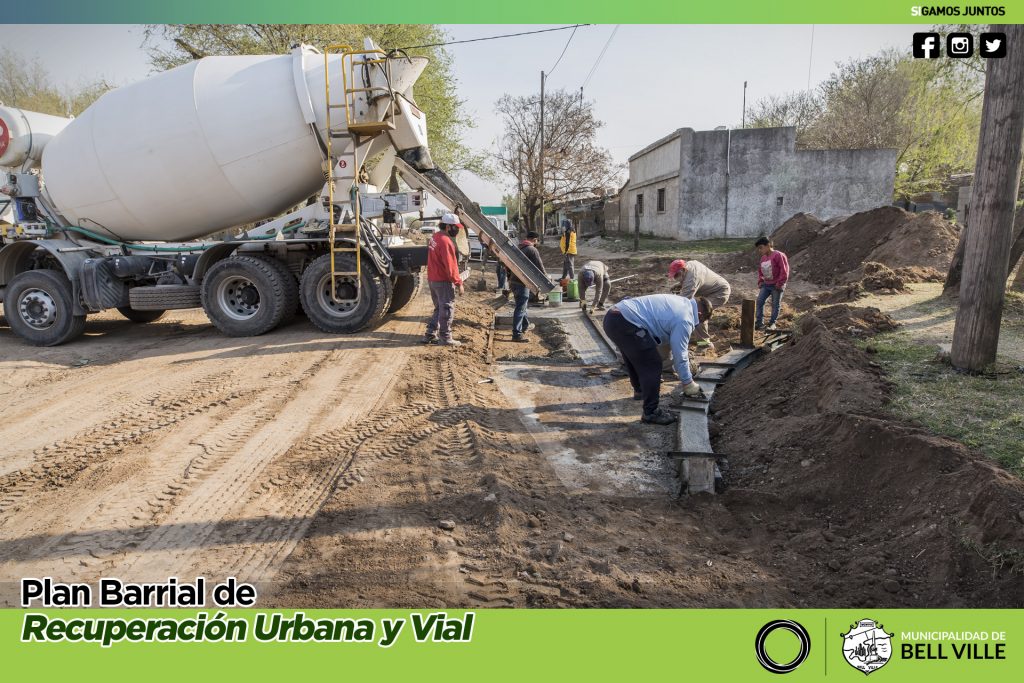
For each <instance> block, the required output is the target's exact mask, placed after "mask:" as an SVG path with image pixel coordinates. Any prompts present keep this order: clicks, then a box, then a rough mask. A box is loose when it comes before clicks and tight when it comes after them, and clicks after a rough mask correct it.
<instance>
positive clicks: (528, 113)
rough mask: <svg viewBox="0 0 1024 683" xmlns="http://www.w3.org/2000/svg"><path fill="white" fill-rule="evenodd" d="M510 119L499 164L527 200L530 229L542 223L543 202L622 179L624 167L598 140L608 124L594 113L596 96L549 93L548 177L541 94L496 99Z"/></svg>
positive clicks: (546, 129)
mask: <svg viewBox="0 0 1024 683" xmlns="http://www.w3.org/2000/svg"><path fill="white" fill-rule="evenodd" d="M495 109H496V111H497V112H498V114H500V115H501V117H502V121H503V123H504V128H505V130H504V134H503V135H502V138H501V140H500V141H499V143H498V166H499V168H500V169H501V170H502V171H504V172H505V173H506V174H508V175H509V176H511V177H512V179H513V181H514V183H515V190H516V192H517V193H518V194H519V195H520V196H521V197H522V200H523V218H524V220H525V223H526V227H527V229H528V230H533V229H536V226H537V225H538V220H539V217H540V216H539V213H540V210H541V207H542V206H544V205H545V204H547V203H550V202H557V201H562V200H566V199H574V198H577V197H585V196H588V195H591V194H594V193H595V192H597V191H598V190H599V189H603V188H606V187H610V186H615V185H617V184H618V179H619V176H620V175H621V168H620V167H619V166H617V165H616V164H615V163H614V162H613V161H612V155H611V153H610V152H609V151H608V150H606V149H604V148H602V147H599V146H598V145H597V130H598V129H599V128H600V127H601V126H602V125H604V124H603V123H602V122H601V121H598V120H597V119H596V118H595V117H594V108H593V102H581V101H580V98H579V94H578V93H575V92H572V93H570V92H567V91H565V90H556V91H554V92H549V93H547V94H546V95H545V99H544V112H545V113H544V150H543V154H544V164H543V167H544V178H543V181H542V179H541V177H540V170H541V164H540V162H541V153H542V150H541V148H540V98H539V97H536V96H534V97H513V96H512V95H505V96H504V97H502V98H501V99H500V100H498V102H497V103H496V105H495Z"/></svg>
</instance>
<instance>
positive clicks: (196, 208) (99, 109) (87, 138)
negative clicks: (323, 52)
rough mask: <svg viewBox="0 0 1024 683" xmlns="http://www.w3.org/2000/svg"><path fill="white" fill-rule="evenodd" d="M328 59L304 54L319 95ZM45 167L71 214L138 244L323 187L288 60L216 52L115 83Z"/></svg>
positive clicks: (234, 221) (261, 210) (234, 219)
mask: <svg viewBox="0 0 1024 683" xmlns="http://www.w3.org/2000/svg"><path fill="white" fill-rule="evenodd" d="M322 59H323V58H322V57H320V58H319V62H320V63H319V67H320V68H319V69H316V66H315V65H316V64H317V60H316V59H315V58H311V57H307V58H306V59H305V60H304V62H305V69H304V71H305V73H304V76H305V78H304V79H303V80H305V81H306V82H307V83H308V87H309V89H310V95H311V97H312V99H319V98H317V96H316V95H317V91H316V90H315V88H316V87H317V85H319V90H320V91H321V92H322V89H323V80H322V79H323V66H322ZM314 71H317V72H318V74H319V79H320V80H319V84H317V77H316V75H315V74H314V73H313V72H314ZM332 80H333V78H332ZM320 98H322V94H321V95H320ZM42 166H43V171H44V176H45V183H46V191H47V194H48V196H49V197H50V199H51V200H52V201H53V203H54V205H55V206H56V208H57V209H58V210H59V211H60V212H61V213H62V214H63V215H64V217H66V218H67V219H68V220H69V221H71V222H72V223H75V224H78V225H81V226H82V227H85V228H89V229H90V230H95V231H96V232H99V233H103V234H107V235H109V236H111V237H115V238H119V239H123V240H139V241H144V240H145V241H149V240H152V241H172V242H173V241H180V240H188V239H193V238H196V237H201V236H203V235H208V234H210V233H212V232H216V231H218V230H223V229H225V228H229V227H232V226H236V225H240V224H243V223H247V222H251V221H255V220H259V219H262V218H266V217H268V216H273V215H276V214H278V213H280V212H282V211H284V210H285V209H287V208H288V207H290V206H292V205H293V204H296V203H298V202H300V201H302V200H303V199H304V198H306V197H308V196H310V195H312V194H314V193H315V192H316V191H317V190H318V189H319V188H320V187H321V186H322V185H323V182H324V177H323V174H322V170H321V155H320V150H319V148H318V144H317V141H316V139H315V138H314V136H313V135H312V133H311V132H310V128H309V126H308V124H307V123H306V122H305V120H304V118H303V113H302V109H301V108H300V106H299V99H298V97H297V95H296V79H295V75H294V74H293V57H292V56H289V55H280V56H245V57H207V58H205V59H202V60H199V61H197V62H191V63H189V64H186V65H184V66H181V67H178V68H176V69H172V70H170V71H166V72H164V73H161V74H158V75H155V76H153V77H151V78H148V79H146V80H144V81H140V82H138V83H135V84H132V85H128V86H125V87H122V88H119V89H117V90H113V91H111V92H109V93H107V94H105V95H103V97H101V98H100V99H99V100H98V101H97V102H96V103H94V104H93V105H92V106H91V107H89V108H88V109H87V110H86V111H85V112H84V113H83V114H82V115H81V116H80V117H79V118H77V119H75V120H74V121H72V122H71V123H70V124H69V125H68V126H67V127H66V128H65V129H64V130H63V131H62V132H61V133H60V135H59V136H56V137H54V138H53V139H52V140H50V142H49V144H48V145H47V146H46V148H45V150H44V151H43V160H42Z"/></svg>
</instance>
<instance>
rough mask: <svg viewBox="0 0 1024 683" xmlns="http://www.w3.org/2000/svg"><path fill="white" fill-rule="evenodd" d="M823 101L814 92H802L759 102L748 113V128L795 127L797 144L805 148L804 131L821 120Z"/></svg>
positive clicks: (771, 96) (770, 97)
mask: <svg viewBox="0 0 1024 683" xmlns="http://www.w3.org/2000/svg"><path fill="white" fill-rule="evenodd" d="M821 108H822V100H821V98H820V97H818V96H817V94H816V93H815V92H813V91H806V90H805V91H802V92H795V93H788V94H786V95H782V96H777V95H770V96H768V97H766V98H764V99H761V100H758V101H757V102H755V103H754V105H753V106H752V107H751V109H750V112H748V113H747V122H748V123H747V127H748V128H782V127H784V126H795V127H796V129H797V144H798V146H801V147H802V146H803V143H804V139H803V136H804V131H807V130H810V128H811V126H812V125H814V123H815V122H817V120H818V119H820V118H821V115H822V110H821Z"/></svg>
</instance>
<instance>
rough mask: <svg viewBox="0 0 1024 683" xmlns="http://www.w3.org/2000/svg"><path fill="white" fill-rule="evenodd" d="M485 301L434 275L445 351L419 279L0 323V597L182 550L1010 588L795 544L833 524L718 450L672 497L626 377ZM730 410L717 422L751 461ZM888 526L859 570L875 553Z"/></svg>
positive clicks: (544, 588) (484, 574)
mask: <svg viewBox="0 0 1024 683" xmlns="http://www.w3.org/2000/svg"><path fill="white" fill-rule="evenodd" d="M498 303H499V302H498V300H496V299H494V298H493V294H489V293H484V292H475V291H474V292H472V293H469V294H467V296H466V297H465V298H464V299H462V300H460V303H459V313H458V316H457V324H456V329H455V332H456V336H458V337H460V338H461V339H463V340H464V342H465V345H464V346H462V347H461V348H460V349H458V350H453V349H450V348H443V347H434V346H430V347H428V346H423V345H420V344H418V343H417V342H418V340H419V338H420V335H421V333H422V324H423V315H424V313H425V312H426V310H427V308H428V305H429V302H428V301H427V300H426V299H425V298H421V299H419V300H417V301H415V302H413V304H411V305H410V307H409V308H407V309H406V310H404V311H403V312H402V313H401V314H399V316H398V317H396V318H394V319H392V320H390V321H389V322H387V323H386V324H385V325H383V326H382V327H380V328H379V329H377V330H373V331H368V332H364V333H361V334H357V335H353V336H346V337H333V336H326V335H323V334H320V333H319V332H317V331H316V330H315V329H314V328H313V327H312V326H311V325H310V324H309V323H308V322H306V321H305V320H304V319H299V320H296V321H295V322H293V323H291V324H290V325H288V326H287V327H284V328H282V329H278V330H276V331H274V332H273V333H271V334H268V335H266V336H263V337H259V338H251V339H229V338H225V337H223V336H221V335H220V334H219V333H217V332H216V330H214V329H213V328H212V326H211V325H210V324H209V323H208V322H207V321H206V319H205V317H204V316H203V315H202V314H201V313H198V312H196V313H192V312H189V313H183V314H176V315H168V316H167V318H166V319H164V320H161V321H159V322H157V323H153V324H148V325H136V324H133V323H130V322H128V321H124V320H120V319H119V318H118V316H117V314H116V313H114V314H110V315H102V316H96V317H95V318H90V321H89V324H88V327H87V332H86V336H85V337H83V338H82V340H81V341H79V342H76V343H74V344H70V345H67V346H64V347H58V348H54V349H36V348H31V347H27V346H24V345H22V344H21V343H20V342H18V341H17V340H16V339H14V338H13V335H11V333H10V330H9V329H8V328H7V327H6V326H5V325H3V324H0V399H2V400H3V403H4V405H5V409H4V417H3V420H2V422H0V443H2V444H3V447H2V450H0V591H2V593H0V601H2V602H3V604H12V603H14V602H15V601H16V582H17V580H18V579H20V578H21V577H24V576H51V577H53V578H54V579H56V580H61V581H72V580H77V581H87V582H94V581H96V580H97V579H98V578H100V577H103V576H116V577H119V578H121V579H124V580H151V581H152V580H160V581H163V580H166V579H167V577H169V576H177V577H179V578H180V579H182V580H186V579H188V580H191V579H193V578H194V577H196V576H200V575H201V576H205V577H206V578H207V579H208V581H209V582H210V583H212V582H214V581H219V580H222V579H223V578H224V577H226V576H236V577H238V578H239V579H241V580H245V581H254V582H256V583H257V585H258V587H259V590H260V596H261V597H260V600H259V602H258V604H259V605H261V606H274V605H279V606H286V607H300V606H301V607H385V606H396V607H409V606H455V607H461V606H491V607H502V606H516V607H522V606H542V607H558V606H576V607H627V606H637V607H701V606H731V607H779V606H811V607H813V606H835V605H861V604H873V605H877V604H883V603H884V605H890V606H953V605H972V606H980V605H1004V604H1005V602H1006V600H1009V601H1011V602H1012V601H1015V600H1016V599H1017V598H1016V597H1011V596H1007V597H1006V599H1005V600H1004V599H1001V598H1000V597H999V593H998V590H997V589H996V588H995V586H996V585H998V584H997V583H989V582H987V581H982V582H980V583H972V584H971V585H970V588H969V590H968V589H967V588H964V589H963V590H961V589H960V588H947V587H945V586H944V582H945V579H943V578H942V577H938V578H928V577H926V576H922V575H923V574H925V572H924V571H923V569H921V570H920V571H919V570H918V568H917V565H918V564H921V563H925V562H926V561H927V558H922V559H915V560H914V563H913V567H914V568H913V570H912V571H910V570H905V569H904V568H903V567H902V566H900V567H898V568H897V569H895V570H894V571H900V572H904V573H906V575H907V576H909V577H911V578H912V579H913V580H912V581H911V582H910V584H909V585H910V586H912V587H908V588H907V589H905V590H904V589H901V590H899V591H897V592H895V593H890V592H886V591H881V592H879V591H877V590H872V591H868V592H865V591H864V590H862V588H863V582H865V581H870V577H868V576H864V575H862V572H860V570H859V569H858V570H857V572H858V573H854V574H850V575H849V576H845V575H844V572H843V571H837V570H836V568H835V567H836V566H837V565H836V564H835V562H836V558H835V557H834V556H832V555H828V554H827V553H823V552H822V551H821V549H820V548H818V547H817V545H815V544H810V543H805V539H807V538H811V537H813V538H815V539H816V538H818V536H820V535H821V534H822V533H823V531H822V529H824V530H825V531H826V532H827V531H828V529H829V528H832V527H831V526H830V525H834V521H828V520H825V521H823V520H822V519H821V518H820V515H818V514H817V512H816V510H817V508H816V507H815V506H816V505H817V504H818V499H813V500H808V499H805V497H802V496H799V495H795V496H791V495H789V494H786V493H784V492H783V491H781V490H776V489H775V487H774V486H773V485H772V484H770V483H769V484H767V485H762V484H760V483H758V482H757V481H753V480H751V481H747V475H746V474H745V473H746V472H748V471H753V470H750V467H754V465H751V464H750V463H747V462H746V460H749V459H750V458H751V456H750V455H748V454H747V453H746V452H744V451H742V450H733V451H730V455H731V457H732V458H733V460H734V461H736V463H737V465H738V470H737V471H738V472H739V473H740V476H739V478H738V482H739V483H741V484H742V485H743V486H737V487H735V488H733V489H731V490H730V492H729V493H728V494H727V495H725V496H719V497H716V498H710V499H709V498H707V497H692V498H684V499H674V497H673V495H672V494H673V493H674V491H675V490H676V488H677V487H678V483H677V482H676V481H675V480H674V479H673V473H672V468H671V465H670V463H669V461H668V460H667V459H666V458H664V457H663V455H662V453H663V452H664V451H665V450H667V449H669V448H670V447H671V441H672V436H671V435H672V428H655V427H650V426H647V425H642V424H641V423H640V422H639V420H638V419H637V417H638V415H639V408H638V405H637V403H636V402H634V401H633V400H632V399H631V393H632V392H631V390H630V388H629V385H628V382H626V381H625V380H624V379H622V378H618V377H616V376H614V375H613V374H612V373H611V372H610V370H611V368H610V366H609V365H608V364H602V362H601V360H600V358H598V357H597V356H592V357H591V356H587V360H588V362H589V363H591V364H590V365H583V364H582V363H581V361H580V360H575V359H573V358H572V357H571V356H567V355H565V354H564V353H563V351H564V341H565V335H564V333H561V332H560V331H559V330H558V329H557V326H556V327H555V328H551V329H548V328H545V327H544V326H541V327H540V332H541V334H540V335H537V334H534V335H533V341H531V342H530V343H529V344H525V345H522V344H514V343H512V342H511V341H510V335H509V332H508V331H507V330H504V329H498V330H496V331H493V332H492V331H491V330H490V329H489V327H490V322H491V321H492V320H493V318H494V311H495V308H496V307H497V305H498ZM489 338H491V339H492V340H493V343H492V344H491V347H492V351H493V353H491V354H489V353H488V343H487V340H488V339H489ZM795 353H796V354H797V355H799V353H800V352H799V351H796V352H795ZM585 355H586V354H585ZM489 356H493V358H494V359H495V360H494V362H492V363H488V362H487V361H488V358H489ZM766 367H769V369H770V366H767V365H766ZM744 372H758V370H757V369H756V368H751V369H750V370H746V371H744ZM751 381H752V382H754V383H755V384H756V382H757V380H756V378H755V379H753V380H751ZM671 386H672V385H668V386H666V387H665V388H664V391H668V390H669V389H671ZM734 393H737V392H734ZM750 393H751V392H750V391H747V392H738V395H739V396H741V397H742V396H744V395H749V394H750ZM769 398H770V397H769ZM728 407H729V405H728V404H725V405H724V406H723V409H728ZM781 409H784V407H783V408H780V407H779V406H778V405H775V404H773V407H772V408H771V409H770V410H772V411H776V412H777V411H779V410H781ZM764 410H765V409H764V408H762V407H759V408H757V411H756V414H757V415H761V414H764ZM755 422H756V421H755ZM753 425H754V423H751V425H747V424H744V425H742V427H740V428H739V429H741V430H742V434H743V435H745V436H744V437H743V438H748V439H749V438H751V434H752V433H753V434H754V435H755V436H754V437H753V439H754V440H753V441H748V442H746V444H745V445H744V448H749V449H751V452H752V453H754V452H756V453H758V455H756V459H757V467H762V466H761V465H760V462H761V460H762V459H763V456H762V455H761V454H759V451H760V446H759V445H758V444H759V442H758V441H757V439H756V429H757V428H756V427H754V426H753ZM723 426H724V427H725V428H726V429H730V424H729V421H725V422H724V425H723ZM752 430H753V431H752ZM751 444H753V445H751ZM756 471H757V472H761V469H757V470H756ZM759 476H763V475H759ZM846 485H847V484H846V483H844V481H837V482H836V483H835V486H837V487H839V488H840V489H841V488H842V487H844V486H846ZM441 522H444V523H445V524H443V525H441ZM453 525H454V528H451V527H452V526H453ZM441 526H444V527H446V528H441ZM802 539H803V540H802ZM888 542H889V541H887V540H886V539H884V538H882V539H880V540H878V541H877V546H878V547H876V548H873V549H872V550H871V559H872V562H874V563H875V564H873V565H872V566H871V568H870V569H871V571H872V572H876V571H884V570H886V565H887V563H889V562H890V560H889V559H887V558H890V557H891V558H892V562H895V561H896V560H897V559H899V557H898V556H897V555H888V554H886V552H885V550H884V549H885V547H886V544H887V543H888ZM818 545H820V544H818ZM847 561H848V558H846V557H845V556H843V558H842V562H844V563H845V562H847ZM857 566H859V565H857ZM922 566H923V565H922ZM794 567H799V568H800V570H799V571H794ZM903 575H904V574H902V573H901V574H899V576H903ZM908 581H910V579H908ZM837 587H839V588H837Z"/></svg>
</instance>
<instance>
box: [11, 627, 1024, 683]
mask: <svg viewBox="0 0 1024 683" xmlns="http://www.w3.org/2000/svg"><path fill="white" fill-rule="evenodd" d="M158 636H162V637H163V638H165V640H163V641H161V640H159V639H157V637H158ZM146 637H150V638H153V640H150V641H149V642H146V641H145V638H146ZM23 638H24V639H25V640H26V642H23ZM167 638H170V639H171V640H170V641H167V640H166V639H167ZM41 639H45V641H46V642H41ZM72 639H74V642H72ZM104 639H106V641H107V642H106V643H104V642H103V640H104ZM231 639H233V640H231ZM1022 639H1024V612H1021V611H1006V610H873V609H859V610H782V609H780V610H590V611H586V610H476V611H473V612H465V611H462V610H429V609H424V610H410V611H404V610H351V611H344V610H309V611H302V610H259V609H253V610H226V611H218V610H217V609H216V608H208V609H197V610H180V609H179V610H101V609H93V610H40V611H34V610H25V611H22V610H4V611H3V612H0V656H3V662H4V677H5V678H6V680H12V681H20V680H29V679H33V680H43V681H50V680H76V681H91V680H97V681H100V680H102V681H115V680H128V679H129V678H130V679H133V680H154V681H164V680H167V681H171V680H211V679H213V678H215V677H224V676H230V677H231V680H246V679H249V678H251V679H253V680H267V679H272V678H281V679H283V678H296V677H312V676H316V677H318V678H319V677H324V676H328V677H330V678H333V679H339V680H341V679H344V680H361V679H362V680H365V679H368V678H370V677H372V679H373V680H394V677H395V676H403V675H408V676H411V677H415V678H416V679H417V680H465V679H468V678H471V677H472V678H480V679H484V680H518V681H521V680H531V681H533V680H570V679H571V680H616V679H618V680H631V679H637V678H640V677H644V676H647V675H652V674H654V675H658V676H660V677H665V676H669V677H678V678H679V679H680V680H687V679H689V678H691V677H693V676H701V677H702V678H709V677H713V680H722V681H758V680H786V681H789V680H792V681H822V680H825V681H861V680H863V677H864V675H865V674H874V675H873V676H872V680H890V681H901V682H903V681H928V682H929V683H940V682H941V681H963V680H977V681H1018V680H1021V676H1022V675H1024V654H1022V645H1021V643H1022ZM314 672H315V673H314ZM780 677H781V678H780Z"/></svg>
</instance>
